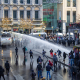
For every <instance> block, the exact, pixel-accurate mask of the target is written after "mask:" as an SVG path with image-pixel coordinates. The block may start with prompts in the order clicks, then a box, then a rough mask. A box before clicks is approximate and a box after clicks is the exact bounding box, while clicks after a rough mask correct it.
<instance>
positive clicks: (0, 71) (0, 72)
mask: <svg viewBox="0 0 80 80" xmlns="http://www.w3.org/2000/svg"><path fill="white" fill-rule="evenodd" d="M3 73H4V69H3V68H2V66H0V75H3Z"/></svg>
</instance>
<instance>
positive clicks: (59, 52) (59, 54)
mask: <svg viewBox="0 0 80 80" xmlns="http://www.w3.org/2000/svg"><path fill="white" fill-rule="evenodd" d="M57 52H58V56H59V58H60V56H61V51H60V50H59V49H58V51H57Z"/></svg>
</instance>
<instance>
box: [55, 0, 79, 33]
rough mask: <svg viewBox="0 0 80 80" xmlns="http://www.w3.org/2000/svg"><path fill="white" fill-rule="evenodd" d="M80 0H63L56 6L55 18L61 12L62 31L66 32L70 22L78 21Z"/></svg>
mask: <svg viewBox="0 0 80 80" xmlns="http://www.w3.org/2000/svg"><path fill="white" fill-rule="evenodd" d="M79 7H80V0H63V2H62V3H61V4H58V7H57V16H58V17H57V20H59V16H60V14H61V20H62V32H63V33H64V34H66V33H67V32H68V27H69V25H70V24H74V23H78V22H80V10H79Z"/></svg>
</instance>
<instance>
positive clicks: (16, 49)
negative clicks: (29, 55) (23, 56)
mask: <svg viewBox="0 0 80 80" xmlns="http://www.w3.org/2000/svg"><path fill="white" fill-rule="evenodd" d="M15 52H16V56H17V55H18V54H17V53H18V48H17V47H16V48H15Z"/></svg>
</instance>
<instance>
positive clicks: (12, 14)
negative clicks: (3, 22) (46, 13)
mask: <svg viewBox="0 0 80 80" xmlns="http://www.w3.org/2000/svg"><path fill="white" fill-rule="evenodd" d="M5 17H7V18H11V20H12V25H13V26H14V27H18V26H17V25H20V19H21V18H23V19H25V20H27V19H28V18H30V19H31V20H32V21H33V26H35V27H39V26H40V25H42V21H43V6H42V0H0V19H2V18H5Z"/></svg>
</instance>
